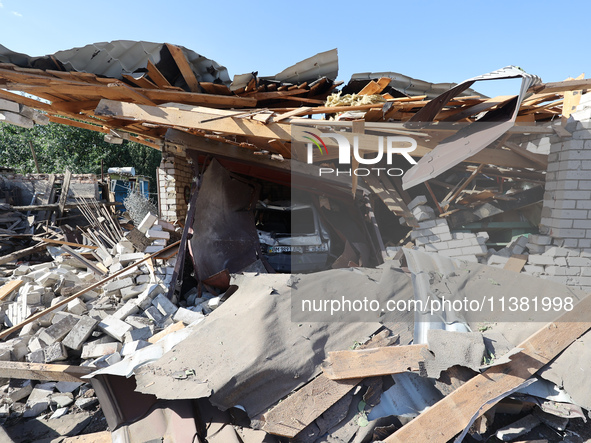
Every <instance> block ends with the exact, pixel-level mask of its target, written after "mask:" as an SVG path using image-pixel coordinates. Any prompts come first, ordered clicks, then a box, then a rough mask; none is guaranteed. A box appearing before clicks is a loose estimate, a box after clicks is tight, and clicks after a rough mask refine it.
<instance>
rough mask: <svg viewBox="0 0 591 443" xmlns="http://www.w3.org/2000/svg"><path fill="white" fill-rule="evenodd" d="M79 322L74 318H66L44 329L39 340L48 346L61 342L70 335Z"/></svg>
mask: <svg viewBox="0 0 591 443" xmlns="http://www.w3.org/2000/svg"><path fill="white" fill-rule="evenodd" d="M77 322H78V320H77V319H76V318H75V317H73V316H68V317H65V318H63V319H61V320H60V321H58V322H57V323H55V324H53V325H51V326H49V327H48V328H46V329H44V330H43V331H42V332H41V333H40V334H39V338H40V339H41V340H43V341H44V342H45V343H47V345H52V344H54V343H55V342H58V341H61V340H62V339H63V338H64V337H65V336H66V335H68V333H69V332H70V330H71V329H72V328H73V327H74V326H75V325H76V323H77Z"/></svg>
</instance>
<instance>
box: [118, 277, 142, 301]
mask: <svg viewBox="0 0 591 443" xmlns="http://www.w3.org/2000/svg"><path fill="white" fill-rule="evenodd" d="M138 278H139V277H138ZM146 287H147V286H146V285H137V286H129V287H127V288H123V289H121V299H122V300H123V301H125V300H129V299H130V298H132V297H135V296H136V295H138V294H141V293H142V292H144V291H145V290H146Z"/></svg>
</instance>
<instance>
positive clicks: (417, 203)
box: [408, 195, 427, 211]
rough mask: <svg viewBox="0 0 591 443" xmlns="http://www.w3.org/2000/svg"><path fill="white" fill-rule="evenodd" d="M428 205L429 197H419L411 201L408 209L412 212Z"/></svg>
mask: <svg viewBox="0 0 591 443" xmlns="http://www.w3.org/2000/svg"><path fill="white" fill-rule="evenodd" d="M426 204H427V197H425V196H424V195H419V196H417V197H415V198H413V199H412V200H411V201H410V203H409V204H408V209H410V210H411V211H412V210H413V209H414V208H416V207H417V206H420V205H426Z"/></svg>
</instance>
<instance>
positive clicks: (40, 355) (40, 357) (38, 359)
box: [27, 349, 45, 363]
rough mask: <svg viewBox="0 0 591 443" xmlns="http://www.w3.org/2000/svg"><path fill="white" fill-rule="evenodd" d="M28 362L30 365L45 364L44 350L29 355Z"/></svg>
mask: <svg viewBox="0 0 591 443" xmlns="http://www.w3.org/2000/svg"><path fill="white" fill-rule="evenodd" d="M27 361H28V362H29V363H45V352H44V350H43V349H38V350H36V351H34V352H31V353H29V354H28V355H27Z"/></svg>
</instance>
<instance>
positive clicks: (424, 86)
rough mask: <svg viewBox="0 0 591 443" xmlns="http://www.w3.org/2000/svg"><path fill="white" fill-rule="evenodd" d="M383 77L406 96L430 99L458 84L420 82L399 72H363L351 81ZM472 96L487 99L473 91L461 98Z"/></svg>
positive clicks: (355, 75)
mask: <svg viewBox="0 0 591 443" xmlns="http://www.w3.org/2000/svg"><path fill="white" fill-rule="evenodd" d="M381 77H389V78H391V79H392V81H391V82H390V84H389V86H391V87H392V88H394V89H397V90H399V91H400V92H403V93H405V94H406V95H409V96H413V95H415V96H416V95H426V96H427V98H428V99H432V98H435V97H437V96H438V95H440V94H442V93H444V92H445V91H447V90H449V89H451V88H453V87H454V86H457V83H430V82H426V81H424V80H418V79H416V78H412V77H409V76H408V75H404V74H400V73H398V72H390V71H386V72H362V73H358V74H353V75H352V76H351V81H353V80H373V79H376V78H381ZM471 95H479V96H481V97H486V96H485V95H483V94H480V93H479V92H476V91H475V90H473V89H466V90H465V91H464V92H463V93H462V94H460V95H459V96H460V97H466V96H471Z"/></svg>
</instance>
